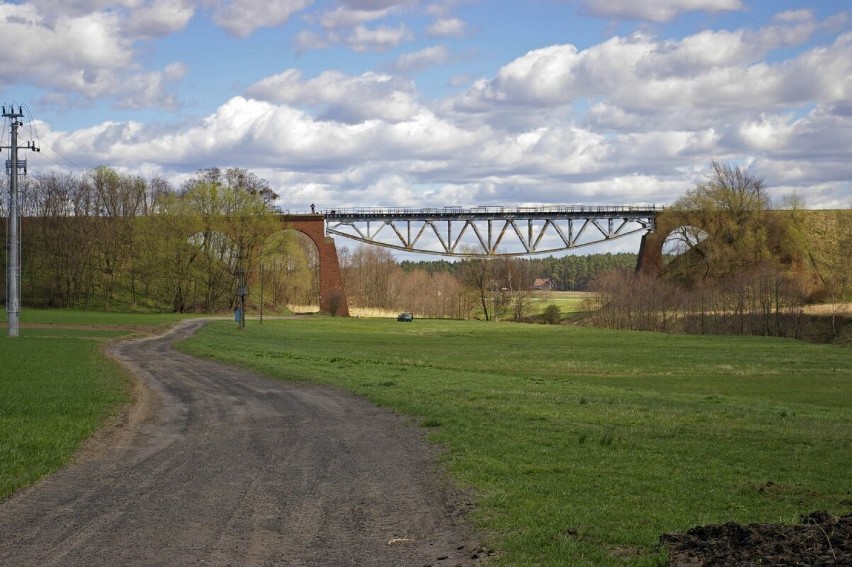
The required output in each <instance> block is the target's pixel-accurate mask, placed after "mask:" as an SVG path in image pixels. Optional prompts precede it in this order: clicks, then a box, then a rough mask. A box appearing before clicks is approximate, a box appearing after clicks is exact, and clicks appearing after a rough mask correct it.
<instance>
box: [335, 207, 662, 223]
mask: <svg viewBox="0 0 852 567" xmlns="http://www.w3.org/2000/svg"><path fill="white" fill-rule="evenodd" d="M662 210H663V208H662V207H657V206H656V205H546V206H536V207H501V206H482V207H440V208H423V209H417V208H409V207H356V208H343V209H326V210H323V211H318V214H320V215H322V216H323V217H325V218H326V219H327V220H331V221H370V220H412V221H415V220H419V221H430V220H444V219H445V220H514V219H540V220H546V219H583V218H590V217H594V218H635V217H651V218H653V217H655V216H656V215H657V213H659V212H661V211H662Z"/></svg>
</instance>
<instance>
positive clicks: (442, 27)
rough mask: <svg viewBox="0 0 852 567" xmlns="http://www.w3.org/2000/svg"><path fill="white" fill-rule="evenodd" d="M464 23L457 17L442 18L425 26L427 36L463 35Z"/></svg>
mask: <svg viewBox="0 0 852 567" xmlns="http://www.w3.org/2000/svg"><path fill="white" fill-rule="evenodd" d="M465 29H466V25H465V23H464V21H462V20H460V19H458V18H442V19H440V20H437V21H436V22H433V23H432V24H431V25H429V27H427V28H426V33H427V35H428V36H429V37H464V33H465Z"/></svg>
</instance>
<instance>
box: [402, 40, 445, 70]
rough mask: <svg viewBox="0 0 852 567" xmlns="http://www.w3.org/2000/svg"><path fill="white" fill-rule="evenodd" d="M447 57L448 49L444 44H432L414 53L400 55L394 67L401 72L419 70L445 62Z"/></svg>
mask: <svg viewBox="0 0 852 567" xmlns="http://www.w3.org/2000/svg"><path fill="white" fill-rule="evenodd" d="M449 59H450V50H449V49H448V48H447V47H446V46H444V45H434V46H432V47H426V48H424V49H421V50H420V51H415V52H414V53H405V54H403V55H400V56H399V59H397V60H396V63H394V69H396V70H397V71H402V72H410V71H419V70H421V69H427V68H429V67H433V66H435V65H440V64H442V63H446V62H447V61H449Z"/></svg>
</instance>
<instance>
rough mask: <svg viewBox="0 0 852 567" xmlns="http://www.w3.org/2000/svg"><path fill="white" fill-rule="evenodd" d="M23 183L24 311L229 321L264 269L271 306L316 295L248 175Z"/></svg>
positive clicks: (98, 173) (264, 187) (98, 171)
mask: <svg viewBox="0 0 852 567" xmlns="http://www.w3.org/2000/svg"><path fill="white" fill-rule="evenodd" d="M22 185H23V189H22V191H21V195H22V202H21V215H22V217H23V221H22V238H21V240H22V245H21V248H22V249H21V257H22V290H21V291H22V300H23V302H24V303H25V304H27V305H32V306H46V307H78V308H86V309H89V308H91V309H107V310H109V309H114V308H120V309H134V310H172V311H177V312H184V311H204V312H216V311H222V310H224V309H229V308H232V307H233V305H234V301H235V297H236V294H237V285H238V281H239V279H240V278H239V276H240V274H241V273H243V274H249V275H251V274H255V273H257V271H258V266H259V265H260V264H261V263H263V262H264V261H266V262H267V264H266V268H267V270H266V271H267V275H268V278H269V280H270V283H271V284H272V285H270V288H271V290H270V291H271V293H272V294H273V296H276V295H277V296H280V297H279V298H280V299H283V296H285V295H286V296H287V298H288V299H289V298H290V297H291V296H293V295H299V294H303V295H304V294H308V295H309V294H310V293H312V292H311V289H312V284H313V282H312V275H311V271H310V269H309V267H308V266H306V265H305V262H304V260H303V259H300V258H299V257H298V256H299V255H298V254H295V252H296V251H297V250H298V248H299V243H298V242H296V241H294V238H293V237H291V236H287V235H275V226H276V225H275V220H274V218H273V211H272V208H271V203H272V201H273V200H274V199H275V198H276V195H275V193H274V192H273V191H272V190H271V188H270V187H269V184H268V183H267V182H266V181H265V180H263V179H261V178H259V177H257V176H256V175H254V174H252V173H250V172H248V171H246V170H244V169H239V168H231V169H227V170H224V171H223V170H221V169H219V168H209V169H204V170H201V171H199V172H198V173H197V174H196V175H195V176H194V177H192V178H191V179H189V180H187V181H186V182H185V183H183V184H182V185H181V186H180V187H173V186H172V185H171V184H170V183H168V182H167V181H166V180H164V179H162V178H157V177H154V178H151V179H144V178H142V177H140V176H136V175H129V174H124V173H121V172H119V171H116V170H115V169H112V168H109V167H106V166H101V167H97V168H94V169H92V170H89V171H87V172H85V173H84V174H75V173H60V172H47V173H43V174H37V175H33V176H31V177H28V178H26V180H25V182H24V183H23V184H22ZM4 206H5V205H4ZM3 213H4V216H5V215H6V211H5V210H4V211H3ZM4 228H5V227H4ZM270 235H272V236H270ZM303 257H304V255H302V258H303ZM4 263H5V258H4ZM285 274H286V277H284V276H285ZM4 295H5V294H4Z"/></svg>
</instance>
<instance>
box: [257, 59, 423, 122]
mask: <svg viewBox="0 0 852 567" xmlns="http://www.w3.org/2000/svg"><path fill="white" fill-rule="evenodd" d="M247 93H248V94H249V95H251V96H254V97H258V98H261V99H264V100H267V101H271V102H277V103H284V104H291V105H296V106H303V107H310V108H313V109H314V110H316V111H317V112H318V114H319V115H320V116H321V118H322V119H324V120H332V121H339V122H344V123H356V122H363V121H366V120H377V119H378V120H384V121H388V122H399V121H402V120H406V119H408V118H410V117H412V116H414V115H415V114H417V113H418V112H419V111H420V108H419V106H418V104H417V102H416V99H415V89H414V84H413V83H412V82H411V81H408V80H405V79H401V78H398V77H394V76H391V75H386V74H378V73H372V72H369V73H364V74H363V75H360V76H357V77H350V76H348V75H345V74H343V73H340V72H337V71H325V72H323V73H322V74H320V75H319V76H317V77H315V78H313V79H309V80H303V78H302V74H301V73H300V72H299V71H298V70H295V69H290V70H288V71H285V72H283V73H280V74H278V75H274V76H272V77H267V78H265V79H263V80H262V81H260V82H258V83H256V84H255V85H252V86H251V87H249V89H248V90H247Z"/></svg>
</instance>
